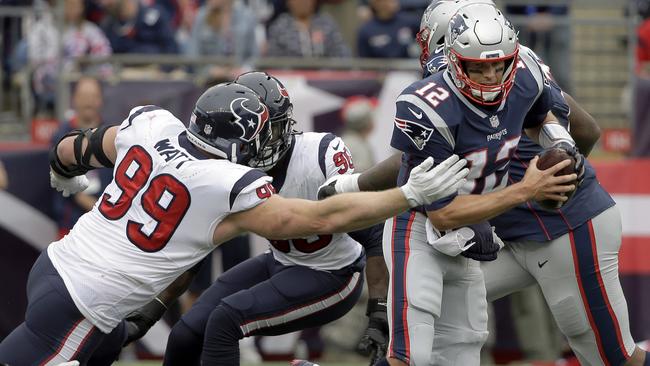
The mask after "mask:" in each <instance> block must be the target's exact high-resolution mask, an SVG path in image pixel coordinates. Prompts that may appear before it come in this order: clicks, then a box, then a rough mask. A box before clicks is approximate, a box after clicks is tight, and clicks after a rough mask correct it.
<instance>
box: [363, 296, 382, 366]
mask: <svg viewBox="0 0 650 366" xmlns="http://www.w3.org/2000/svg"><path fill="white" fill-rule="evenodd" d="M366 315H367V316H368V327H367V328H366V331H365V332H364V333H363V336H361V340H360V341H359V344H358V345H357V352H359V353H360V354H361V355H363V356H369V357H370V365H371V366H372V365H374V364H375V363H376V362H377V361H378V360H380V359H381V358H383V357H385V356H386V350H387V347H388V315H387V314H386V299H369V300H368V307H367V309H366Z"/></svg>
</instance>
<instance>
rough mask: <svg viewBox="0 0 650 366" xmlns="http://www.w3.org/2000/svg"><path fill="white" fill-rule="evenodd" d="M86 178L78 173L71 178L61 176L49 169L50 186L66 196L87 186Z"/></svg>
mask: <svg viewBox="0 0 650 366" xmlns="http://www.w3.org/2000/svg"><path fill="white" fill-rule="evenodd" d="M88 184H89V183H88V178H86V176H85V175H79V176H76V177H72V178H66V177H62V176H60V175H58V174H56V173H55V172H53V171H52V170H50V186H52V188H54V189H56V190H57V191H59V192H61V194H63V197H68V196H70V195H71V194H75V193H79V192H81V191H83V190H85V189H86V188H88Z"/></svg>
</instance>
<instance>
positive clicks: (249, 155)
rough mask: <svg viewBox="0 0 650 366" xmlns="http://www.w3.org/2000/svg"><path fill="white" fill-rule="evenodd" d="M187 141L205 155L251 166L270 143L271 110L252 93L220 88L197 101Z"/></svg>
mask: <svg viewBox="0 0 650 366" xmlns="http://www.w3.org/2000/svg"><path fill="white" fill-rule="evenodd" d="M187 131H188V134H187V138H188V139H189V140H190V141H191V142H192V143H193V144H194V145H195V146H197V147H198V148H200V149H202V150H203V151H205V152H207V153H210V154H212V155H216V156H218V157H221V158H224V159H228V160H230V161H231V162H233V163H237V164H248V162H249V161H250V160H251V159H253V158H255V157H256V156H257V155H258V154H259V152H260V151H261V150H262V148H263V147H264V146H265V145H266V144H267V143H268V142H269V140H270V139H271V125H270V123H269V109H268V107H267V106H266V105H265V104H264V102H263V101H262V100H261V99H260V97H259V96H258V95H257V94H256V93H255V92H254V91H253V90H251V89H249V88H247V87H245V86H243V85H240V84H236V83H223V84H218V85H215V86H213V87H211V88H210V89H208V90H206V91H205V92H204V93H203V94H202V95H201V96H200V97H199V99H198V100H197V101H196V105H195V106H194V111H193V112H192V116H191V118H190V125H189V127H188V128H187Z"/></svg>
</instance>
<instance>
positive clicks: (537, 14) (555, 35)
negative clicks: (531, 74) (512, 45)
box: [505, 1, 571, 92]
mask: <svg viewBox="0 0 650 366" xmlns="http://www.w3.org/2000/svg"><path fill="white" fill-rule="evenodd" d="M506 3H507V1H506ZM569 7H570V6H569V5H507V6H506V7H505V12H506V14H507V16H508V18H509V19H511V20H512V22H513V24H514V25H515V28H517V30H518V31H519V42H520V43H522V44H525V45H526V46H528V47H530V48H531V49H532V50H533V51H535V53H537V55H538V56H539V57H541V58H542V60H544V62H545V63H546V64H547V65H548V66H550V68H551V70H553V78H554V79H555V81H556V82H557V83H558V84H559V85H560V87H561V88H562V90H565V91H567V92H571V58H570V56H571V23H570V22H569ZM522 16H523V17H525V20H522V19H521V17H522ZM517 17H518V18H519V20H517Z"/></svg>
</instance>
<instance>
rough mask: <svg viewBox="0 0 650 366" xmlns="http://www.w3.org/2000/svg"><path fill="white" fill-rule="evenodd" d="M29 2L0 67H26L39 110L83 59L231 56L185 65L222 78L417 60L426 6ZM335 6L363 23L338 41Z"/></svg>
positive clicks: (391, 2) (291, 1)
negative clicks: (363, 61)
mask: <svg viewBox="0 0 650 366" xmlns="http://www.w3.org/2000/svg"><path fill="white" fill-rule="evenodd" d="M5 3H8V2H7V1H0V4H2V5H4V4H5ZM12 3H20V1H13V2H12ZM29 3H31V6H32V7H33V13H32V15H31V16H29V17H28V18H27V19H25V20H24V21H23V22H22V23H23V24H21V26H20V29H22V34H21V35H20V37H16V38H15V39H13V40H12V39H6V40H5V42H3V44H5V46H4V47H5V50H4V51H5V54H7V55H9V57H7V59H6V60H4V65H3V68H4V69H5V71H6V72H7V74H9V75H11V74H15V73H17V72H19V71H20V70H24V69H25V67H26V66H30V67H31V70H32V73H31V78H32V88H33V91H34V93H35V95H36V97H37V99H36V102H37V108H38V109H39V110H48V109H52V106H53V103H54V95H55V90H56V78H57V75H58V74H59V73H60V70H61V67H62V68H63V70H64V71H70V70H71V69H72V68H73V67H74V66H75V63H74V62H73V61H74V60H75V59H77V58H79V57H82V56H88V57H100V58H101V57H106V56H110V55H112V54H140V55H142V54H149V55H154V54H155V55H158V54H179V55H187V56H188V57H200V56H223V57H231V58H233V59H234V67H226V66H224V65H211V66H206V67H201V68H199V69H197V70H192V71H193V72H195V73H200V74H203V75H204V76H206V78H209V79H214V80H222V79H230V78H231V76H232V75H233V74H234V73H235V72H234V71H233V68H236V69H237V71H239V70H242V69H244V70H246V69H249V68H250V67H251V65H252V64H253V63H254V62H255V60H257V59H258V58H259V57H311V58H322V57H351V56H353V55H354V54H357V55H358V56H360V57H372V58H409V57H412V58H415V57H416V56H417V55H418V53H419V48H418V47H417V45H416V43H415V34H416V33H417V31H418V28H419V17H420V14H421V13H422V11H423V9H424V8H425V7H426V6H427V5H428V1H426V0H420V1H413V0H410V1H404V2H403V3H404V4H400V1H399V0H368V1H361V2H359V3H357V2H356V1H341V0H328V1H326V0H323V1H320V0H286V1H284V0H247V1H246V0H64V1H63V3H64V4H63V7H64V11H63V19H62V20H58V19H57V17H56V14H57V12H56V10H57V9H56V7H57V3H56V2H55V1H52V0H50V1H46V0H35V1H30V2H29ZM324 8H328V9H330V10H328V11H325V10H324ZM350 10H351V12H350ZM338 12H343V13H344V14H347V15H345V16H349V15H350V14H352V15H353V16H354V17H356V18H355V19H353V21H352V23H355V24H362V25H361V26H360V27H359V29H358V33H357V35H356V43H354V42H350V41H351V40H346V39H344V34H347V35H348V38H353V37H354V35H352V36H350V34H351V32H350V30H342V29H341V26H340V23H341V22H340V21H338V22H337V21H335V20H334V17H336V18H337V19H338V18H339V17H340V16H339V14H338ZM15 21H21V20H20V19H15ZM59 28H62V29H63V32H62V34H61V35H60V36H59V32H58V31H57V29H59ZM356 31H357V30H356V29H354V30H353V32H356ZM5 37H7V35H5ZM353 49H356V52H353ZM60 50H61V51H60ZM60 52H61V53H62V54H61V55H60ZM81 71H83V72H92V73H94V74H97V75H99V76H101V77H107V76H110V74H111V72H112V70H111V66H110V65H108V64H104V65H99V66H94V67H93V68H92V69H84V70H81Z"/></svg>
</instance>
